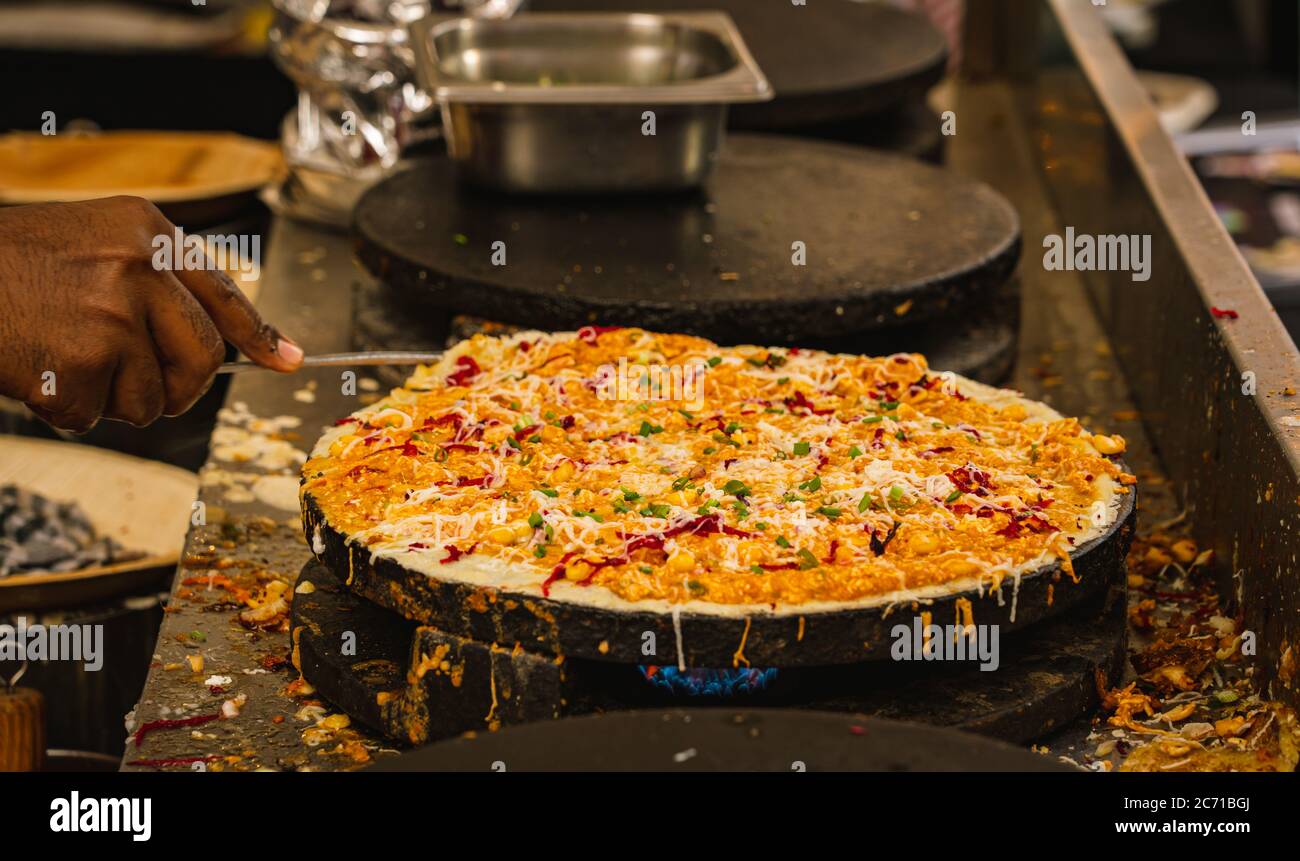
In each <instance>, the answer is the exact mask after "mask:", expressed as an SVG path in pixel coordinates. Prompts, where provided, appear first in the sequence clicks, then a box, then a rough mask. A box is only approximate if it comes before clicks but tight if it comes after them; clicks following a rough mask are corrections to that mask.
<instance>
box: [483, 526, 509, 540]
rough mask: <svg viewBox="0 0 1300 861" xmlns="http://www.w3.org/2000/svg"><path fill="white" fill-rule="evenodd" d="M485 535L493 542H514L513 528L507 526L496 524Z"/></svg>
mask: <svg viewBox="0 0 1300 861" xmlns="http://www.w3.org/2000/svg"><path fill="white" fill-rule="evenodd" d="M487 537H488V541H491V542H492V543H493V544H514V543H515V530H514V529H513V528H512V527H509V526H498V527H497V528H496V529H493V530H492V531H491V532H489V533H488V534H487Z"/></svg>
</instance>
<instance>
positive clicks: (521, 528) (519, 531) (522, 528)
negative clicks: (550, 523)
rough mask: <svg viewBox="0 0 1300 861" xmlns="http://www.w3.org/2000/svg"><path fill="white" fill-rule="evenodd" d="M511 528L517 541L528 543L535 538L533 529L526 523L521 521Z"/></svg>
mask: <svg viewBox="0 0 1300 861" xmlns="http://www.w3.org/2000/svg"><path fill="white" fill-rule="evenodd" d="M510 528H511V529H512V530H513V531H514V533H515V540H516V541H527V540H528V539H529V538H531V537H532V536H533V527H531V526H529V525H528V524H527V523H526V522H525V521H522V520H521V521H519V522H518V523H516V524H515V525H514V526H512V527H510Z"/></svg>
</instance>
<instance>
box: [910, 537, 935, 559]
mask: <svg viewBox="0 0 1300 861" xmlns="http://www.w3.org/2000/svg"><path fill="white" fill-rule="evenodd" d="M908 546H910V547H911V548H912V550H913V551H914V552H916V553H919V554H921V555H923V556H924V555H926V554H929V553H933V552H934V551H936V550H938V549H939V539H938V537H937V536H936V535H935V534H934V533H933V532H918V533H916V534H915V535H913V536H912V540H911V541H909V542H908Z"/></svg>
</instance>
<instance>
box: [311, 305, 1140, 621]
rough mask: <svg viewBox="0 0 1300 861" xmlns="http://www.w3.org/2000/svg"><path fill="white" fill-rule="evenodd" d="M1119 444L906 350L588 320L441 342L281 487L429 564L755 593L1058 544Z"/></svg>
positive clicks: (1088, 524) (1037, 557)
mask: <svg viewBox="0 0 1300 861" xmlns="http://www.w3.org/2000/svg"><path fill="white" fill-rule="evenodd" d="M691 374H698V375H699V376H698V377H692V376H691ZM614 376H617V377H618V380H619V385H611V384H610V382H611V380H612V379H614ZM693 379H697V380H699V385H698V386H696V387H695V388H694V389H693V390H689V391H688V390H687V389H688V388H689V387H688V386H683V385H679V384H680V383H682V382H683V381H690V380H693ZM1122 451H1123V440H1122V438H1120V437H1101V436H1093V435H1091V434H1089V433H1087V432H1085V431H1084V430H1083V429H1082V428H1081V427H1080V425H1079V423H1078V421H1077V420H1075V419H1071V418H1063V417H1061V416H1059V415H1058V414H1056V413H1055V412H1054V411H1052V410H1051V409H1050V408H1048V407H1046V406H1045V405H1043V404H1039V403H1035V402H1032V401H1028V400H1026V399H1024V398H1022V397H1021V396H1019V395H1017V394H1016V393H1014V392H1009V391H1004V390H998V389H993V388H990V387H987V386H983V385H980V384H978V383H974V382H971V381H968V380H964V379H962V378H960V377H956V376H955V375H952V374H936V373H934V372H931V371H930V370H929V369H928V368H927V366H926V363H925V360H924V358H923V357H921V356H918V355H912V354H899V355H894V356H886V357H882V358H865V357H860V356H847V355H831V354H827V353H822V352H816V351H809V350H799V349H794V348H791V349H765V348H760V347H748V346H746V347H734V348H721V347H718V346H716V345H714V344H712V343H710V342H708V341H705V340H702V339H699V338H694V337H688V336H684V335H664V334H656V333H652V332H646V331H642V330H639V329H594V328H587V329H584V330H581V331H579V332H578V333H576V334H575V333H562V334H543V333H539V332H524V333H520V334H518V335H513V336H510V337H507V338H495V337H488V336H483V335H479V336H476V337H474V338H473V339H471V340H469V341H466V342H463V343H461V344H460V345H458V346H457V347H456V348H455V349H453V350H451V351H449V353H448V354H447V356H446V357H445V359H444V360H443V361H442V362H441V363H440V364H438V365H435V366H432V367H421V368H420V369H418V370H417V372H416V373H415V374H414V375H413V376H412V377H411V378H410V380H408V381H407V383H406V385H405V387H403V388H401V389H395V390H393V392H392V393H390V394H389V395H388V396H387V397H385V398H383V399H382V400H380V401H379V402H378V403H376V404H374V405H373V406H370V407H367V408H365V409H363V410H360V411H358V412H357V413H355V414H354V415H353V416H351V417H349V418H346V419H343V420H341V421H340V422H339V423H338V425H337V426H336V427H335V428H332V429H331V430H329V431H328V432H327V433H326V434H325V436H324V437H322V439H321V441H320V442H319V443H318V445H317V447H316V450H315V451H314V453H313V455H312V457H311V458H310V459H309V460H308V461H307V463H306V464H305V465H304V467H303V476H304V483H303V488H302V492H303V494H304V495H305V497H310V499H311V500H313V501H314V502H315V504H316V505H317V506H318V507H319V510H320V515H321V516H323V518H324V520H325V522H326V523H328V525H329V526H331V527H333V529H335V530H337V531H339V532H341V533H343V534H345V535H347V536H348V537H349V538H350V539H351V540H352V541H353V542H355V543H357V544H359V545H362V546H365V547H368V548H369V549H370V550H371V552H373V553H384V554H386V555H388V556H390V557H392V558H396V559H397V560H398V561H401V560H402V558H403V556H405V555H407V554H416V555H415V556H409V557H408V558H412V559H416V558H420V559H434V560H436V561H434V562H432V563H431V566H432V569H436V570H434V571H433V573H434V576H436V575H437V574H438V573H441V572H442V571H446V572H448V573H449V574H450V573H451V572H452V571H453V570H454V569H460V570H461V571H465V572H471V573H468V574H464V575H463V576H464V577H465V578H468V579H474V578H478V579H481V580H482V581H483V583H484V585H487V586H492V585H502V582H504V581H508V582H509V584H510V586H511V588H514V589H518V588H521V585H522V587H523V588H525V589H526V591H535V592H537V593H540V594H550V593H551V591H552V590H560V591H562V592H563V594H565V595H573V594H574V592H573V590H574V589H591V590H607V592H608V593H612V594H613V595H615V596H617V597H618V598H621V599H623V600H624V601H631V602H637V601H647V600H664V601H668V602H670V603H673V604H680V603H685V602H688V601H692V602H701V601H702V602H709V603H713V604H719V605H764V606H767V607H773V608H774V607H780V606H789V605H802V604H812V603H820V602H859V603H862V602H868V601H883V600H897V599H899V598H901V597H904V596H907V595H909V594H917V592H918V590H919V591H920V592H923V593H925V594H933V593H934V591H935V589H939V590H941V591H942V590H944V589H950V590H951V591H960V590H964V589H969V588H973V587H974V586H990V587H992V586H997V585H999V584H1000V583H1001V582H1002V580H1003V579H1004V578H1006V577H1008V576H1013V577H1018V576H1019V575H1020V574H1022V573H1025V572H1028V571H1031V570H1034V569H1036V568H1040V567H1043V566H1045V565H1048V564H1051V563H1053V562H1055V561H1057V560H1068V555H1069V553H1070V552H1071V550H1073V549H1074V548H1076V547H1077V546H1078V545H1080V544H1081V543H1083V542H1084V541H1086V540H1087V539H1089V538H1091V537H1094V536H1096V535H1099V534H1101V533H1102V532H1104V531H1106V530H1107V529H1108V528H1109V527H1110V526H1112V525H1113V523H1114V521H1115V517H1116V512H1117V511H1118V508H1119V504H1118V496H1117V495H1118V494H1123V493H1127V492H1128V491H1127V489H1126V488H1124V487H1123V486H1122V485H1123V484H1125V483H1128V482H1129V481H1131V476H1126V475H1124V474H1123V473H1122V471H1121V469H1120V467H1119V466H1118V465H1117V463H1116V462H1115V461H1114V460H1112V459H1111V457H1108V455H1109V456H1116V455H1118V454H1119V453H1120V452H1122ZM315 543H316V542H313V544H314V545H315ZM313 549H316V548H315V547H313ZM318 552H319V551H318ZM485 557H486V558H488V559H490V560H492V564H490V565H483V564H478V565H470V564H467V561H466V560H467V559H470V560H473V561H477V562H479V563H482V562H483V560H484V558H485ZM444 566H446V567H444ZM425 567H426V568H428V567H429V566H425ZM502 571H508V572H509V576H508V577H499V578H497V579H498V580H500V581H502V582H495V581H494V579H493V578H494V577H496V576H497V575H496V574H494V573H493V572H498V573H499V572H502ZM457 576H462V575H460V574H458V575H457Z"/></svg>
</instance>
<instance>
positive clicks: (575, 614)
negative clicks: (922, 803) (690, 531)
mask: <svg viewBox="0 0 1300 861" xmlns="http://www.w3.org/2000/svg"><path fill="white" fill-rule="evenodd" d="M1135 496H1136V494H1135V493H1134V492H1130V493H1128V494H1125V495H1123V496H1121V497H1120V499H1121V504H1122V508H1121V511H1120V513H1119V517H1118V518H1117V520H1116V522H1115V524H1114V525H1113V526H1112V527H1111V528H1110V530H1108V531H1107V532H1106V533H1104V534H1102V535H1100V536H1098V537H1097V538H1095V539H1093V540H1091V541H1089V542H1086V543H1085V544H1082V545H1080V546H1079V548H1078V549H1077V550H1075V552H1074V553H1072V554H1071V559H1072V562H1073V567H1074V571H1075V574H1076V577H1070V576H1067V575H1066V574H1065V573H1064V572H1063V571H1062V569H1061V566H1060V564H1059V563H1053V564H1052V565H1050V566H1046V567H1044V568H1042V569H1039V570H1038V571H1035V572H1031V573H1029V574H1025V575H1023V576H1022V577H1021V578H1020V579H1019V581H1018V582H1014V581H1013V579H1012V578H1007V579H1006V580H1005V581H1004V582H1003V585H1002V588H1001V590H999V591H996V592H990V591H988V590H980V591H977V590H969V591H966V592H961V593H957V594H953V595H949V596H947V597H942V598H935V599H929V600H928V601H926V602H908V603H907V604H906V605H898V606H884V607H880V606H876V607H863V608H850V609H845V610H838V611H834V612H821V613H807V614H799V613H798V612H797V611H795V612H789V610H786V611H784V612H783V613H782V614H781V615H773V614H766V613H761V614H760V613H756V614H753V615H751V616H748V617H743V616H727V615H721V614H712V613H699V612H683V613H679V614H670V613H664V612H651V611H640V610H611V609H605V608H598V607H591V606H587V605H582V604H576V603H569V602H566V601H562V600H556V599H553V598H545V597H543V596H542V595H541V594H540V592H515V591H510V590H505V589H500V588H497V587H493V586H490V585H488V584H482V585H480V584H474V583H465V582H455V581H451V580H440V579H436V578H434V577H430V576H428V575H426V574H423V573H420V572H417V571H413V570H411V569H408V568H406V567H404V566H402V565H401V564H400V563H399V562H397V561H394V560H393V559H390V558H385V557H374V556H372V555H371V553H370V551H369V550H367V549H366V548H365V547H362V546H359V545H357V544H354V543H353V542H351V541H350V540H348V538H347V536H345V535H344V534H342V533H340V532H339V531H337V530H336V529H334V528H333V527H332V526H331V525H330V524H329V523H327V522H326V521H325V519H324V517H323V516H322V513H321V511H320V509H319V507H318V506H317V504H316V500H315V498H314V497H313V496H312V495H311V494H310V493H306V494H304V496H303V527H304V530H305V533H306V536H307V544H308V545H309V546H311V547H313V549H314V548H315V547H321V548H322V549H321V552H319V553H317V554H316V556H317V558H318V559H319V560H321V561H322V562H323V563H324V564H325V565H327V566H328V567H329V568H330V569H331V570H332V571H334V572H335V574H337V575H338V576H339V577H341V578H342V579H343V580H344V582H345V583H346V584H347V586H348V587H349V588H350V589H351V590H352V591H353V592H355V593H356V594H358V595H360V596H362V597H363V598H366V599H368V600H370V601H373V602H374V603H376V604H379V605H380V606H382V607H387V608H388V609H390V610H395V611H396V612H398V613H400V614H402V615H403V616H406V617H407V618H408V619H412V620H415V621H417V622H420V623H422V624H425V625H431V626H433V627H434V628H437V629H438V630H439V631H442V632H445V633H447V634H452V635H455V636H458V637H464V638H468V639H471V640H477V641H479V642H484V643H501V644H515V643H518V644H520V646H521V647H522V648H524V649H527V650H530V651H534V652H544V653H549V654H551V655H560V656H564V657H565V658H588V659H591V660H594V661H610V662H615V663H625V664H635V663H645V662H654V663H660V664H682V665H685V666H688V667H740V666H754V667H808V666H824V665H833V664H849V663H857V662H861V661H869V660H884V659H887V658H889V657H890V648H891V646H892V640H891V632H892V631H893V630H894V627H895V626H896V625H899V624H903V625H910V624H912V620H913V619H914V618H916V617H917V616H918V615H919V614H921V613H929V614H930V616H931V618H932V619H933V620H934V621H935V622H936V623H937V624H949V623H952V622H954V621H956V620H957V619H958V618H959V615H960V612H961V606H959V604H958V602H959V601H962V602H966V601H969V602H970V605H971V609H972V612H973V614H974V621H975V622H976V623H978V624H997V625H999V626H1000V628H1001V632H1002V633H1003V634H1006V633H1008V632H1011V631H1013V630H1017V629H1019V628H1023V627H1025V626H1027V625H1030V624H1032V623H1034V622H1037V621H1039V620H1040V619H1044V618H1047V617H1049V616H1052V615H1054V614H1057V613H1060V612H1061V611H1062V610H1065V609H1067V608H1069V607H1072V606H1075V605H1076V604H1078V603H1079V602H1080V601H1081V600H1083V599H1084V598H1086V597H1088V596H1089V595H1093V594H1096V593H1098V592H1099V591H1100V590H1102V589H1104V588H1106V587H1107V586H1108V585H1109V584H1110V583H1111V582H1113V578H1114V576H1115V572H1116V571H1118V570H1121V569H1122V568H1123V566H1124V558H1125V556H1126V555H1127V552H1128V547H1129V544H1130V542H1131V541H1132V536H1133V524H1134V519H1135V507H1136V506H1135V505H1134V499H1135ZM1076 578H1077V579H1076ZM962 606H964V605H962ZM651 635H653V636H651ZM647 643H653V653H652V658H653V659H652V660H651V658H649V657H648V656H647V652H646V651H645V649H646V646H647ZM679 652H680V654H679Z"/></svg>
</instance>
